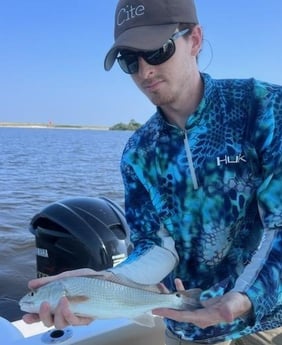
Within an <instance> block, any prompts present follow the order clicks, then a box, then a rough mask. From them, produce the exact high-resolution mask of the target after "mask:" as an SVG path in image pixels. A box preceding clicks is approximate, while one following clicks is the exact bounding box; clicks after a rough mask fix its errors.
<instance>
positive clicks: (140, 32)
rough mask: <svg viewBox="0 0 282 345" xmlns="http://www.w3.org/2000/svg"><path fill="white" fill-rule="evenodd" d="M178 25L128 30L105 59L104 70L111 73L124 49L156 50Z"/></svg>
mask: <svg viewBox="0 0 282 345" xmlns="http://www.w3.org/2000/svg"><path fill="white" fill-rule="evenodd" d="M177 26H178V24H175V23H174V24H167V25H153V26H141V27H135V28H131V29H128V30H126V31H125V32H123V33H122V34H121V35H120V36H119V37H118V38H117V40H116V42H115V44H114V45H113V46H112V48H111V49H110V50H109V52H108V53H107V55H106V57H105V61H104V68H105V70H106V71H109V70H110V69H111V68H112V66H113V64H114V62H115V59H116V58H117V55H118V53H119V51H120V50H122V49H131V50H155V49H158V48H160V47H161V46H162V45H163V44H164V43H165V42H166V41H167V40H168V39H169V38H170V37H171V36H172V35H173V33H174V32H175V30H176V28H177Z"/></svg>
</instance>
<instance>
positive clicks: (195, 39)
mask: <svg viewBox="0 0 282 345" xmlns="http://www.w3.org/2000/svg"><path fill="white" fill-rule="evenodd" d="M190 39H191V41H192V50H191V53H192V55H193V56H198V54H199V53H200V50H201V48H202V42H203V30H202V27H201V26H200V25H196V26H195V27H194V28H193V31H192V33H191V34H190Z"/></svg>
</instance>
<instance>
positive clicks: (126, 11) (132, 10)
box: [116, 5, 145, 26]
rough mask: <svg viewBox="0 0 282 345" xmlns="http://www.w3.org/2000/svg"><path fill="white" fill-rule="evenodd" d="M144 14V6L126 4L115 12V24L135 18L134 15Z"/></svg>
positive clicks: (119, 24) (121, 23)
mask: <svg viewBox="0 0 282 345" xmlns="http://www.w3.org/2000/svg"><path fill="white" fill-rule="evenodd" d="M144 14H145V6H143V5H138V6H136V7H134V6H133V5H127V6H125V7H122V8H121V9H120V10H119V12H118V14H117V23H116V24H117V26H121V25H123V24H124V23H126V22H128V21H129V20H132V19H135V18H136V17H140V16H143V15H144Z"/></svg>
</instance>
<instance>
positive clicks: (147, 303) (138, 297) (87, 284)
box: [19, 275, 202, 327]
mask: <svg viewBox="0 0 282 345" xmlns="http://www.w3.org/2000/svg"><path fill="white" fill-rule="evenodd" d="M201 291H202V290H201V289H190V290H186V291H178V292H173V293H164V292H163V291H162V289H161V288H160V285H159V284H157V285H153V286H152V285H143V284H138V283H134V282H132V281H129V280H127V279H126V278H124V277H117V276H113V277H111V278H109V277H107V278H105V277H104V276H99V275H94V276H76V277H65V278H60V279H57V280H54V281H52V282H50V283H48V284H46V285H43V286H41V287H39V288H38V289H36V290H31V291H30V292H29V293H27V294H26V295H25V296H23V297H22V298H21V299H20V301H19V306H20V309H21V310H22V311H24V312H28V313H38V312H39V309H40V305H41V303H42V302H48V303H49V305H50V307H51V312H54V310H55V308H56V306H57V304H58V302H59V300H60V299H61V297H63V296H65V297H66V298H67V299H68V302H69V308H70V310H71V312H72V313H74V314H75V315H77V316H82V317H83V316H84V317H90V318H93V319H115V318H127V319H131V320H133V321H135V322H136V323H139V324H141V325H144V326H149V327H153V326H154V321H152V314H151V311H152V310H153V309H156V308H172V309H177V310H195V309H197V308H202V305H201V304H200V302H199V300H200V294H201ZM150 314H151V315H150ZM146 315H150V317H149V318H148V317H146Z"/></svg>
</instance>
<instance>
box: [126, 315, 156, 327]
mask: <svg viewBox="0 0 282 345" xmlns="http://www.w3.org/2000/svg"><path fill="white" fill-rule="evenodd" d="M132 321H133V322H135V323H137V324H138V325H140V326H145V327H150V328H153V327H155V326H156V323H155V317H154V316H153V315H152V314H143V315H140V316H138V317H136V318H134V319H132Z"/></svg>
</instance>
